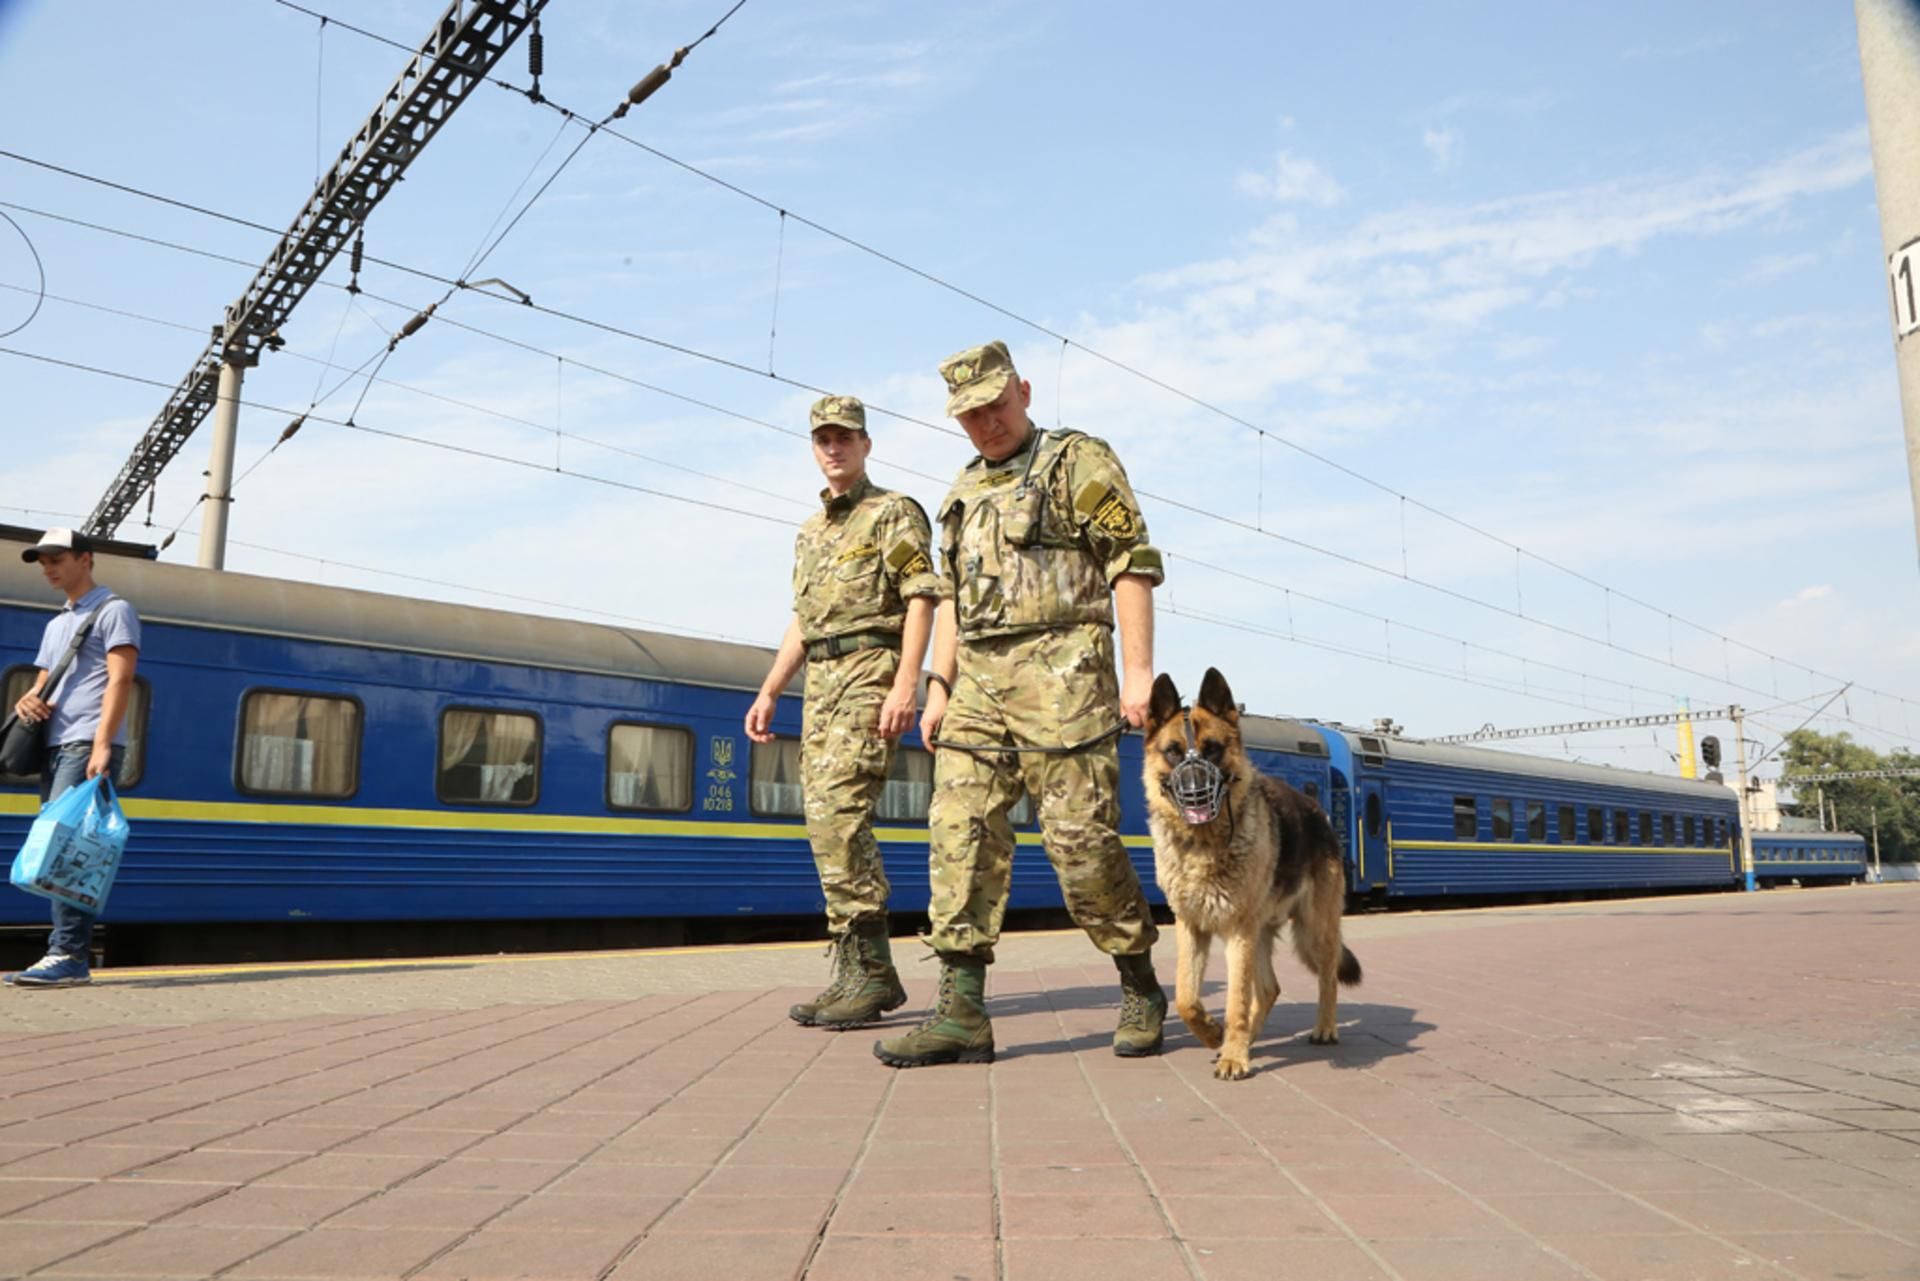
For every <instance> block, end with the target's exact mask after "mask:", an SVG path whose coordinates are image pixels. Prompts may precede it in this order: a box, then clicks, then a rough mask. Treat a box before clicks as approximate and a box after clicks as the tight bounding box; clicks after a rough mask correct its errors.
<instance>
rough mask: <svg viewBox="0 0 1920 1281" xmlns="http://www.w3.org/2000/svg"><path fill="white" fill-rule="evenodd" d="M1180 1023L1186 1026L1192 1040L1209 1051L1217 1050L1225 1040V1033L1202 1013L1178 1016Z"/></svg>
mask: <svg viewBox="0 0 1920 1281" xmlns="http://www.w3.org/2000/svg"><path fill="white" fill-rule="evenodd" d="M1180 1021H1181V1022H1182V1023H1185V1024H1186V1025H1187V1031H1189V1032H1191V1033H1193V1035H1194V1039H1195V1040H1197V1041H1199V1042H1200V1044H1202V1045H1204V1046H1206V1047H1207V1048H1208V1049H1209V1050H1217V1049H1219V1048H1220V1045H1221V1043H1222V1042H1223V1041H1225V1040H1226V1039H1227V1034H1226V1031H1225V1030H1224V1029H1223V1028H1221V1026H1220V1025H1219V1024H1218V1023H1216V1022H1214V1021H1213V1020H1212V1019H1211V1018H1209V1017H1208V1016H1207V1014H1206V1013H1205V1012H1204V1011H1203V1012H1201V1013H1199V1014H1192V1015H1189V1014H1184V1013H1183V1014H1181V1016H1180Z"/></svg>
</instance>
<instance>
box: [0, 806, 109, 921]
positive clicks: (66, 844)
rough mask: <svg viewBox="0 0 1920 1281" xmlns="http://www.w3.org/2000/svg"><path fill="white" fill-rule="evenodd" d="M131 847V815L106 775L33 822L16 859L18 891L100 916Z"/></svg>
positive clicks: (14, 876) (14, 865)
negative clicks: (108, 892) (120, 801)
mask: <svg viewBox="0 0 1920 1281" xmlns="http://www.w3.org/2000/svg"><path fill="white" fill-rule="evenodd" d="M126 848H127V816H126V815H125V814H122V813H121V812H120V805H119V802H118V801H116V800H115V799H114V795H113V784H112V783H111V782H110V781H108V779H107V776H106V775H105V774H99V775H96V776H95V777H93V778H90V779H88V780H87V781H86V782H84V783H82V784H80V785H79V786H77V787H70V788H68V789H67V790H66V791H64V792H62V793H61V794H60V795H59V796H58V797H57V798H56V799H54V800H53V801H51V802H49V803H48V804H47V805H46V806H45V807H44V808H42V809H41V811H40V816H39V817H38V818H36V819H34V820H33V827H32V828H31V829H30V830H29V831H28V832H27V843H26V844H25V845H22V846H21V847H20V852H19V853H18V854H16V855H14V858H13V875H12V878H11V879H12V881H13V885H14V888H15V889H22V890H25V891H26V892H27V893H29V894H38V895H39V896H40V897H41V898H50V899H52V900H54V901H55V902H56V903H65V904H66V905H67V906H69V907H77V908H79V909H80V910H81V911H83V912H90V913H92V914H93V915H95V916H98V915H99V914H100V912H101V910H102V909H103V908H105V907H106V904H107V891H109V890H111V889H112V888H113V878H114V876H115V874H116V873H118V872H119V870H120V856H121V855H122V854H124V853H125V852H126Z"/></svg>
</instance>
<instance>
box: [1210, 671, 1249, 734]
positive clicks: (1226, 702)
mask: <svg viewBox="0 0 1920 1281" xmlns="http://www.w3.org/2000/svg"><path fill="white" fill-rule="evenodd" d="M1200 706H1201V707H1203V708H1205V709H1206V710H1207V711H1209V712H1212V713H1213V714H1214V715H1215V716H1218V717H1220V718H1221V719H1223V720H1226V721H1231V722H1233V723H1235V724H1238V723H1239V720H1240V708H1239V706H1238V705H1237V704H1235V703H1234V701H1233V691H1232V690H1230V689H1228V688H1227V678H1226V677H1224V676H1222V675H1221V674H1220V669H1219V668H1217V667H1209V668H1208V669H1207V675H1206V679H1204V680H1202V681H1201V682H1200Z"/></svg>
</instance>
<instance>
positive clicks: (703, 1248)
mask: <svg viewBox="0 0 1920 1281" xmlns="http://www.w3.org/2000/svg"><path fill="white" fill-rule="evenodd" d="M813 1245H814V1238H813V1234H812V1233H811V1232H720V1233H713V1234H711V1235H703V1234H694V1233H673V1234H670V1235H668V1236H649V1237H647V1239H646V1240H644V1241H642V1242H640V1244H639V1245H637V1246H635V1247H634V1250H633V1252H632V1253H631V1254H629V1255H628V1256H627V1257H626V1258H625V1259H623V1260H621V1262H620V1266H619V1267H617V1268H615V1269H614V1270H613V1272H612V1274H611V1275H610V1276H609V1277H608V1278H607V1281H794V1278H796V1277H798V1276H799V1275H800V1267H801V1265H802V1264H803V1263H805V1262H806V1259H807V1256H808V1254H809V1253H811V1252H812V1250H813ZM992 1275H993V1273H992V1272H991V1271H988V1272H984V1273H981V1274H980V1276H979V1281H989V1278H991V1277H992ZM914 1281H918V1279H917V1278H915V1279H914Z"/></svg>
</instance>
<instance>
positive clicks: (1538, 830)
mask: <svg viewBox="0 0 1920 1281" xmlns="http://www.w3.org/2000/svg"><path fill="white" fill-rule="evenodd" d="M1527 839H1528V840H1530V841H1544V840H1546V839H1547V805H1546V802H1545V801H1528V802H1527Z"/></svg>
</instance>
